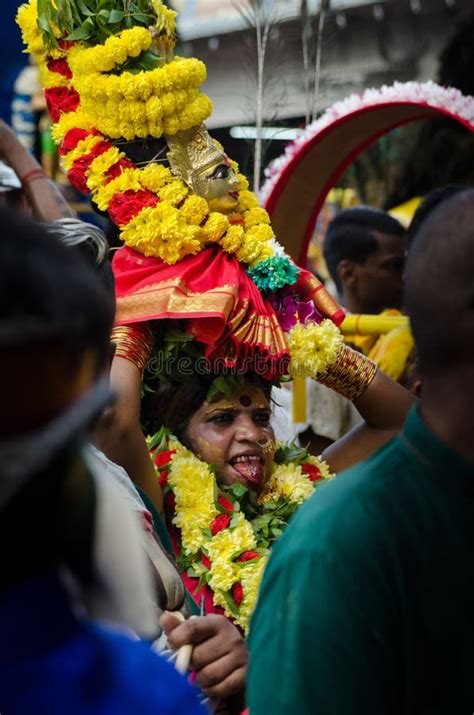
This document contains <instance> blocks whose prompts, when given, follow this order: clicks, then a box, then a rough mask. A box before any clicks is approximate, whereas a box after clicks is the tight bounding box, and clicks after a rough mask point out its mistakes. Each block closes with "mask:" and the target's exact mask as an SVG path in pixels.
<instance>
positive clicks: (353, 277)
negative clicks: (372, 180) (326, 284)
mask: <svg viewBox="0 0 474 715" xmlns="http://www.w3.org/2000/svg"><path fill="white" fill-rule="evenodd" d="M405 250H406V231H405V229H404V228H403V226H402V225H401V224H400V223H399V222H398V221H396V220H395V219H394V218H392V217H391V216H389V215H388V214H387V213H385V212H384V211H379V210H378V209H373V208H370V207H366V206H361V207H357V208H352V209H346V210H345V211H341V212H340V213H339V214H338V215H337V216H336V217H335V218H334V219H333V220H332V221H331V223H330V224H329V228H328V230H327V233H326V237H325V240H324V258H325V260H326V264H327V267H328V270H329V273H330V275H331V278H332V279H333V281H334V283H335V285H336V288H337V291H338V293H339V296H340V298H341V301H342V303H343V304H344V306H345V307H346V308H347V309H348V310H350V311H351V312H353V313H372V314H376V313H380V312H381V311H382V310H384V309H386V308H400V307H401V305H402V294H403V270H404V263H405Z"/></svg>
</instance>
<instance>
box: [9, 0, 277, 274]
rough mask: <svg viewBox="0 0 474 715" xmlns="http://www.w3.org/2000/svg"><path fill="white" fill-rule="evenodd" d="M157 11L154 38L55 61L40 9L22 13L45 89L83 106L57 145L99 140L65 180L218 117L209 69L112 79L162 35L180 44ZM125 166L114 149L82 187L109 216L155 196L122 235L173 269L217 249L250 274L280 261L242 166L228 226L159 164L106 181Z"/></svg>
mask: <svg viewBox="0 0 474 715" xmlns="http://www.w3.org/2000/svg"><path fill="white" fill-rule="evenodd" d="M154 9H155V11H156V14H157V17H158V24H157V26H156V28H155V29H154V30H150V29H148V28H144V27H133V28H131V29H127V30H123V31H122V32H120V33H118V34H117V35H114V36H112V37H109V38H108V39H107V40H105V41H104V42H103V43H102V44H100V45H96V46H94V47H85V46H83V45H81V44H79V43H75V44H74V45H73V46H72V47H69V48H68V49H67V50H66V49H65V50H60V49H58V50H54V51H53V50H51V49H47V48H46V47H45V46H44V44H43V40H42V37H41V33H40V31H39V29H38V26H37V2H36V0H30V2H29V3H28V4H25V5H22V6H21V7H20V9H19V11H18V22H19V24H20V26H21V28H22V32H23V38H24V40H25V43H26V44H27V45H28V50H29V51H30V52H32V53H33V54H35V55H36V57H37V58H38V60H39V63H40V68H41V76H42V80H43V83H44V85H45V87H46V88H51V89H53V88H61V87H66V88H74V90H75V91H76V92H78V93H79V96H80V98H81V104H80V106H79V107H78V108H77V109H76V110H75V111H69V112H62V113H61V115H60V117H59V120H58V121H57V122H56V123H55V125H54V126H53V129H52V133H53V137H54V139H55V140H56V141H57V142H60V141H62V140H63V139H64V138H65V137H66V135H67V134H68V132H69V131H70V130H72V129H84V130H86V131H91V130H92V129H94V131H95V135H94V136H89V137H86V138H85V139H82V140H81V141H79V142H78V144H77V145H76V146H75V147H74V149H73V150H72V151H70V152H69V153H67V154H66V155H65V156H63V161H64V165H65V168H66V169H67V170H70V169H72V168H73V166H74V163H75V162H76V160H78V159H80V158H82V157H85V156H87V155H88V154H89V153H90V152H91V151H93V149H94V148H95V147H96V146H97V145H98V144H99V143H100V142H102V141H104V140H105V141H107V139H106V138H110V139H118V138H124V139H126V140H132V139H136V138H146V137H149V136H154V137H161V136H162V135H163V134H168V135H174V134H176V133H177V132H179V131H183V130H187V129H190V128H191V127H193V126H196V125H198V124H200V123H201V122H202V121H204V120H205V119H206V118H207V117H208V116H209V115H210V113H211V111H212V103H211V101H210V100H209V98H208V97H206V96H205V95H204V94H202V93H200V91H199V86H200V85H201V84H202V83H203V82H204V80H205V79H206V67H205V65H204V63H203V62H201V61H199V60H197V59H194V58H191V59H187V58H182V57H177V58H175V59H173V60H172V61H171V62H169V63H167V64H164V65H163V66H161V67H157V68H155V69H153V70H150V71H141V72H138V73H131V72H127V71H125V72H122V73H121V74H104V73H108V72H110V71H112V70H115V69H117V68H120V66H121V65H122V64H123V63H124V62H126V61H127V60H128V59H129V58H135V57H138V56H139V55H140V54H141V53H142V52H144V51H147V50H149V49H150V47H151V43H152V41H153V32H154V31H157V32H158V33H164V34H165V35H167V36H169V38H171V37H172V35H173V33H174V29H175V13H174V12H173V11H169V10H167V9H166V8H165V7H164V6H163V5H162V4H161V2H160V0H155V1H154ZM160 38H161V39H163V37H162V35H160ZM59 39H60V38H59V37H58V40H59ZM51 57H53V58H54V57H66V58H67V61H68V65H69V67H70V69H71V72H72V74H73V78H72V80H69V79H67V78H65V77H63V76H62V75H61V74H59V72H51V71H50V70H49V69H48V68H47V66H46V63H47V60H48V58H51ZM98 132H100V134H101V135H102V136H100V135H98V134H97V133H98ZM124 156H125V155H124V154H123V152H120V151H119V149H117V148H116V147H113V146H111V147H110V149H108V150H107V151H106V152H105V153H101V154H100V155H99V156H96V157H95V158H94V160H93V161H92V162H91V164H90V166H88V168H87V170H86V172H85V177H84V178H85V186H87V188H88V189H89V190H90V192H91V194H92V199H93V201H94V202H95V203H96V204H97V206H98V207H99V209H100V210H102V211H106V210H108V208H109V206H110V203H111V201H112V200H113V198H114V197H115V196H116V195H118V194H123V193H125V192H126V191H134V192H139V191H143V190H147V191H152V192H153V193H155V194H156V195H157V197H158V198H159V200H160V203H159V204H158V205H157V206H156V207H150V206H146V207H145V208H144V209H142V211H141V212H140V213H139V214H138V215H135V216H134V217H133V218H132V220H131V221H129V223H128V224H127V225H123V226H120V228H121V230H122V235H121V238H122V240H123V241H124V242H125V243H126V244H127V245H129V246H131V247H133V248H136V249H137V250H139V251H141V252H142V253H143V254H144V255H146V256H156V257H158V258H161V259H162V260H163V261H165V262H167V263H170V264H173V263H176V262H177V261H179V260H181V259H182V258H184V257H185V256H186V255H192V254H195V253H197V252H198V251H199V250H201V248H202V247H203V246H205V245H206V244H209V243H219V244H220V245H221V246H222V248H223V250H224V251H226V252H228V253H234V254H236V257H237V259H238V260H239V261H241V262H243V263H246V264H247V265H249V266H252V267H253V266H255V265H258V264H259V263H260V262H262V261H265V260H266V259H269V258H272V257H274V256H275V250H274V247H273V243H274V234H273V231H272V228H271V226H270V219H269V216H268V214H267V212H266V211H265V210H264V209H262V208H260V206H259V202H258V199H257V197H256V196H255V194H253V193H252V192H251V191H249V188H248V181H247V179H246V178H245V177H244V176H243V175H241V174H240V173H239V167H238V165H237V164H236V162H231V165H232V167H233V168H234V170H235V172H236V174H237V176H238V178H239V181H240V192H239V199H238V206H237V208H236V212H235V216H236V220H231V221H229V218H228V217H227V216H226V215H224V214H221V213H218V212H217V211H212V210H211V209H210V207H209V205H208V204H207V202H205V200H204V199H201V198H200V197H191V196H189V189H188V187H187V186H186V184H185V183H184V182H182V181H181V180H180V179H177V178H175V177H174V176H173V174H172V173H171V171H170V170H169V169H166V168H165V167H162V166H159V165H156V164H152V165H150V166H147V167H145V168H144V169H138V168H129V167H125V166H124V167H123V168H122V172H121V173H120V174H119V176H116V177H115V178H113V179H112V180H111V181H108V177H107V171H108V170H109V169H111V168H112V167H113V166H114V165H115V164H117V162H118V161H119V160H120V159H121V158H124ZM167 231H169V232H170V233H169V234H167V233H166V232H167Z"/></svg>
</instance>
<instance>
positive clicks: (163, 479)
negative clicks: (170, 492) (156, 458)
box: [158, 469, 169, 488]
mask: <svg viewBox="0 0 474 715" xmlns="http://www.w3.org/2000/svg"><path fill="white" fill-rule="evenodd" d="M168 476H169V471H168V470H167V469H164V470H163V471H162V472H160V478H159V479H158V481H159V482H160V487H163V488H164V487H166V485H167V484H168Z"/></svg>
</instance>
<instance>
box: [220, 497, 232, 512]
mask: <svg viewBox="0 0 474 715" xmlns="http://www.w3.org/2000/svg"><path fill="white" fill-rule="evenodd" d="M217 501H218V502H219V504H220V505H221V507H222V508H223V509H226V510H227V511H234V505H233V504H232V502H231V500H230V499H227V498H226V497H222V496H221V497H219V498H218V500H217Z"/></svg>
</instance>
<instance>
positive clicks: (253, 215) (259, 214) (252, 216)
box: [245, 206, 270, 230]
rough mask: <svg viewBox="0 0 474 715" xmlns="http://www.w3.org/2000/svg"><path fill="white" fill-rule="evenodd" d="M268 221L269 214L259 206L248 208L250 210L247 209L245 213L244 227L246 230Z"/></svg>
mask: <svg viewBox="0 0 474 715" xmlns="http://www.w3.org/2000/svg"><path fill="white" fill-rule="evenodd" d="M269 223H270V216H269V215H268V212H267V211H265V209H262V208H261V207H260V206H256V207H255V208H253V209H250V211H247V212H246V214H245V228H246V229H247V230H248V229H250V228H253V227H254V226H258V225H259V224H269Z"/></svg>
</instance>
